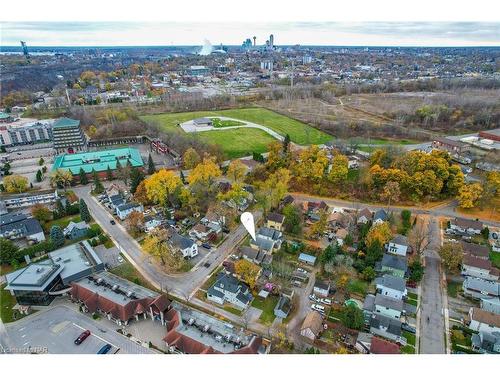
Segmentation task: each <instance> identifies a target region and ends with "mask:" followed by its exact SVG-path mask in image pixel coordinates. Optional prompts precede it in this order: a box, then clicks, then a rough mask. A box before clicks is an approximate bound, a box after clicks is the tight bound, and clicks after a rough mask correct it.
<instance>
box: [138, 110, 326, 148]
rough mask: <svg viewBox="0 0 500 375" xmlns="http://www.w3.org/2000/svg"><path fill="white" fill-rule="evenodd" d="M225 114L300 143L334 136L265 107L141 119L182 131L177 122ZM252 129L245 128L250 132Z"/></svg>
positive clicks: (167, 114)
mask: <svg viewBox="0 0 500 375" xmlns="http://www.w3.org/2000/svg"><path fill="white" fill-rule="evenodd" d="M212 116H225V117H231V118H234V119H236V120H245V121H249V122H253V123H255V124H259V125H263V126H265V127H267V128H269V129H272V130H274V131H276V132H278V133H279V134H281V135H285V134H289V135H290V138H291V140H292V142H295V143H298V144H300V145H307V144H322V143H325V142H327V141H329V140H331V139H332V137H331V136H330V135H328V134H326V133H323V132H322V131H320V130H318V129H315V128H313V127H311V126H309V125H306V124H304V123H302V122H300V121H297V120H294V119H292V118H289V117H286V116H283V115H280V114H278V113H276V112H273V111H270V110H268V109H265V108H243V109H227V110H222V111H198V112H182V113H163V114H159V115H145V116H141V119H142V120H144V121H146V122H148V123H155V124H160V125H161V127H162V129H163V130H165V131H172V130H175V131H182V129H181V128H180V127H178V126H177V124H180V123H183V122H186V121H189V120H192V119H194V118H198V117H212ZM250 130H251V129H245V130H244V131H246V132H248V131H250Z"/></svg>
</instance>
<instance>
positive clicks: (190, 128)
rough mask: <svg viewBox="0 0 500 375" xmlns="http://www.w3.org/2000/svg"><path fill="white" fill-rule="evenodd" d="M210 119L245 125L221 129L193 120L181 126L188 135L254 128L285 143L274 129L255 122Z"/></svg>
mask: <svg viewBox="0 0 500 375" xmlns="http://www.w3.org/2000/svg"><path fill="white" fill-rule="evenodd" d="M210 118H217V119H219V120H222V121H236V122H240V123H242V124H243V125H235V126H223V127H220V128H216V127H214V126H196V125H195V124H194V122H193V120H190V121H186V122H184V123H182V124H181V128H182V130H184V131H185V132H186V133H197V132H207V131H212V130H230V129H238V128H254V129H260V130H263V131H265V132H266V133H267V134H269V135H270V136H271V137H274V138H276V139H277V140H278V141H283V139H284V137H283V136H282V135H281V134H279V133H277V132H275V131H274V130H272V129H269V128H268V127H266V126H264V125H260V124H256V123H254V122H250V121H245V120H239V119H235V118H232V117H225V116H210Z"/></svg>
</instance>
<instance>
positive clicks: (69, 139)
mask: <svg viewBox="0 0 500 375" xmlns="http://www.w3.org/2000/svg"><path fill="white" fill-rule="evenodd" d="M52 137H53V140H54V148H55V149H56V151H57V153H59V152H68V153H73V152H76V151H84V150H86V148H87V138H86V137H85V134H84V133H83V131H82V128H81V127H80V120H73V119H70V118H66V117H63V118H60V119H59V120H57V121H56V122H54V125H53V126H52Z"/></svg>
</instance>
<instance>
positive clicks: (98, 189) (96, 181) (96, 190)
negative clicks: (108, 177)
mask: <svg viewBox="0 0 500 375" xmlns="http://www.w3.org/2000/svg"><path fill="white" fill-rule="evenodd" d="M103 191H104V186H102V183H101V180H100V179H99V175H98V174H97V172H96V171H95V170H94V193H96V194H100V193H102V192H103Z"/></svg>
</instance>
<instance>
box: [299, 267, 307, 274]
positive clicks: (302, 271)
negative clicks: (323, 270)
mask: <svg viewBox="0 0 500 375" xmlns="http://www.w3.org/2000/svg"><path fill="white" fill-rule="evenodd" d="M297 272H300V273H307V271H306V270H305V269H303V268H297Z"/></svg>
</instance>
